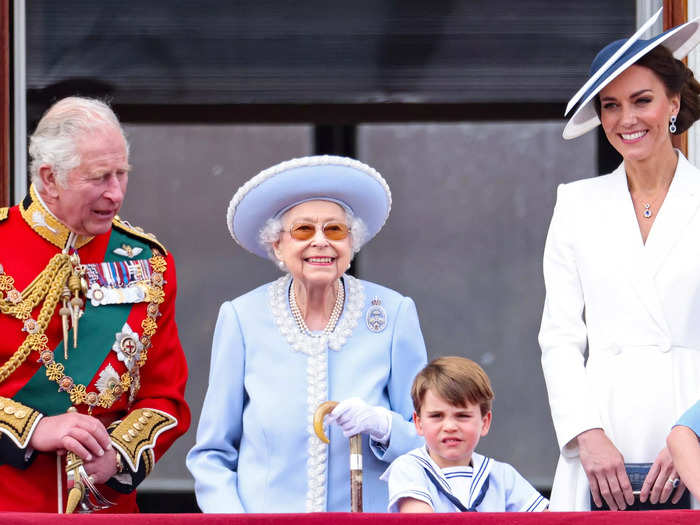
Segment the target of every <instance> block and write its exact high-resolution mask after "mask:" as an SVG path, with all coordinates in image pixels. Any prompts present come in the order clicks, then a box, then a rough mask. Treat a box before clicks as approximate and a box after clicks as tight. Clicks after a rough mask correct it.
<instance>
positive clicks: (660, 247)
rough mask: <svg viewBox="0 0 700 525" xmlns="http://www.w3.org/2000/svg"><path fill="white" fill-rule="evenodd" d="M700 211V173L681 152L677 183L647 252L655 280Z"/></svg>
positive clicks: (665, 205) (665, 200)
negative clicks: (699, 210)
mask: <svg viewBox="0 0 700 525" xmlns="http://www.w3.org/2000/svg"><path fill="white" fill-rule="evenodd" d="M698 209H700V174H698V171H697V170H696V169H695V168H694V167H693V166H692V165H691V164H690V163H689V162H688V161H687V160H686V158H685V157H684V156H683V155H682V154H681V153H680V152H679V153H678V166H677V167H676V173H675V175H674V176H673V181H671V186H670V187H669V189H668V194H667V195H666V199H664V203H663V205H662V206H661V209H660V210H659V213H658V215H657V217H656V220H655V221H654V225H653V226H652V227H651V231H650V232H649V236H648V237H647V243H646V247H645V251H646V252H647V253H646V258H647V263H648V268H649V271H650V274H651V276H652V277H654V276H655V275H656V274H657V273H658V271H659V270H660V269H661V267H662V266H663V264H664V262H665V261H666V259H667V258H668V256H669V254H670V253H671V252H672V250H673V247H674V246H675V245H676V243H677V242H678V241H679V239H680V238H681V237H682V236H683V234H684V233H685V232H686V228H687V226H688V224H689V223H690V221H691V220H692V219H693V217H694V216H695V215H696V213H697V212H698Z"/></svg>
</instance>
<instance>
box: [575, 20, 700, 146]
mask: <svg viewBox="0 0 700 525" xmlns="http://www.w3.org/2000/svg"><path fill="white" fill-rule="evenodd" d="M661 11H662V9H659V11H657V12H656V14H655V15H654V16H652V17H651V18H650V19H649V20H647V21H646V22H645V23H644V25H643V26H642V27H640V28H639V30H637V32H636V33H635V34H634V35H632V36H631V37H630V38H628V39H622V40H616V41H615V42H613V43H611V44H608V45H607V46H605V47H604V48H603V49H602V51H600V53H598V55H597V56H596V57H595V59H593V63H592V64H591V71H590V78H589V79H588V80H587V81H586V83H585V84H584V85H583V86H582V87H581V89H579V90H578V92H577V93H576V94H575V95H574V96H573V97H572V98H571V100H570V101H569V103H568V105H567V106H566V111H565V112H564V116H566V115H568V114H569V112H570V111H571V109H572V108H573V107H574V106H576V105H577V104H578V107H577V109H576V111H575V112H574V114H573V115H572V116H571V118H570V119H569V122H568V123H567V124H566V127H565V128H564V133H563V137H564V138H565V139H567V140H568V139H573V138H576V137H579V136H581V135H583V134H584V133H587V132H589V131H590V130H592V129H595V128H596V127H597V126H598V125H599V124H600V119H599V118H598V115H597V114H596V111H595V106H594V97H596V95H598V93H599V92H600V91H601V90H602V89H603V88H604V87H605V86H607V85H608V84H610V82H612V81H613V80H614V79H615V78H617V77H618V76H620V75H621V74H622V73H623V72H624V71H625V70H626V69H627V68H628V67H630V66H631V65H633V64H634V63H635V62H637V60H639V59H640V58H642V57H643V56H644V55H646V54H647V53H649V52H650V51H651V50H652V49H654V48H655V47H656V46H661V45H663V46H664V47H665V48H667V49H668V50H669V51H670V52H671V53H672V54H673V56H674V58H677V59H679V60H680V59H682V58H684V57H685V56H686V55H687V54H688V53H689V52H690V51H691V50H692V49H693V48H694V47H695V46H696V45H697V44H698V42H699V41H700V18H695V19H694V20H691V21H690V22H686V23H685V24H682V25H679V26H677V27H674V28H671V29H669V30H667V31H664V32H663V33H661V34H660V35H657V36H655V37H653V38H650V39H648V40H643V39H641V38H640V37H641V35H643V34H644V32H645V31H647V30H648V29H649V28H650V27H651V26H652V25H653V24H654V22H656V20H657V19H658V18H659V16H660V15H661Z"/></svg>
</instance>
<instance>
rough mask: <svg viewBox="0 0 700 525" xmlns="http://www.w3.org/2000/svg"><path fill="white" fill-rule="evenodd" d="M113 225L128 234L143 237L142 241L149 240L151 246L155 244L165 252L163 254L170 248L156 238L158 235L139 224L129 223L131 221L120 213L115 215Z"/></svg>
mask: <svg viewBox="0 0 700 525" xmlns="http://www.w3.org/2000/svg"><path fill="white" fill-rule="evenodd" d="M112 226H113V227H114V228H116V229H117V230H119V231H121V232H124V233H126V234H128V235H132V236H134V237H137V238H139V239H141V240H142V241H145V242H147V243H148V244H150V245H151V246H155V247H156V248H158V249H159V250H161V251H162V252H163V255H167V253H168V250H166V249H165V246H163V245H162V244H161V243H160V242H159V241H158V239H156V236H155V235H153V234H152V233H146V232H144V231H143V228H141V227H139V226H133V225H132V224H130V223H129V221H125V220H124V219H122V218H121V217H119V215H117V216H115V217H114V220H113V221H112Z"/></svg>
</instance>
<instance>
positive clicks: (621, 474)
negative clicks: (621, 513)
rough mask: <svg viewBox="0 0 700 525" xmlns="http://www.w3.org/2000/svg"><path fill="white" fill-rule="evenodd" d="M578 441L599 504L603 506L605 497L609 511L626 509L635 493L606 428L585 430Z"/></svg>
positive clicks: (582, 463) (578, 437) (620, 455)
mask: <svg viewBox="0 0 700 525" xmlns="http://www.w3.org/2000/svg"><path fill="white" fill-rule="evenodd" d="M576 442H577V444H578V448H579V457H580V458H581V465H582V466H583V470H585V471H586V476H588V483H589V484H590V486H591V495H592V496H593V502H594V503H595V504H596V506H598V507H601V506H602V505H603V501H602V500H605V502H606V503H607V504H608V507H610V510H624V509H625V507H626V505H625V502H626V503H627V505H632V504H633V503H634V494H632V485H631V484H630V480H629V478H628V477H627V471H625V461H624V458H623V457H622V454H620V451H619V450H617V448H616V447H615V445H613V443H612V441H610V439H609V438H608V436H606V435H605V432H603V429H601V428H592V429H590V430H586V431H585V432H582V433H581V434H579V435H578V436H576ZM601 497H602V499H601ZM593 510H595V509H593Z"/></svg>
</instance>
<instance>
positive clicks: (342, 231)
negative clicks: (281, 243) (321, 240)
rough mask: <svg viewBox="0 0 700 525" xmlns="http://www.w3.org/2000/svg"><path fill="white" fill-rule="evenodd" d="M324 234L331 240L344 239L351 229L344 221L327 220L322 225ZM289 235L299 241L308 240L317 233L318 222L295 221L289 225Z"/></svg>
mask: <svg viewBox="0 0 700 525" xmlns="http://www.w3.org/2000/svg"><path fill="white" fill-rule="evenodd" d="M321 229H322V230H323V235H325V236H326V239H328V240H329V241H342V240H343V239H345V238H346V237H347V236H348V233H349V232H350V229H349V228H348V226H347V224H343V223H342V222H327V223H325V224H323V225H321ZM289 235H291V236H292V238H294V239H296V240H298V241H308V240H309V239H311V238H312V237H313V236H314V235H316V224H314V223H313V222H295V223H293V224H292V225H291V226H290V227H289Z"/></svg>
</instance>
